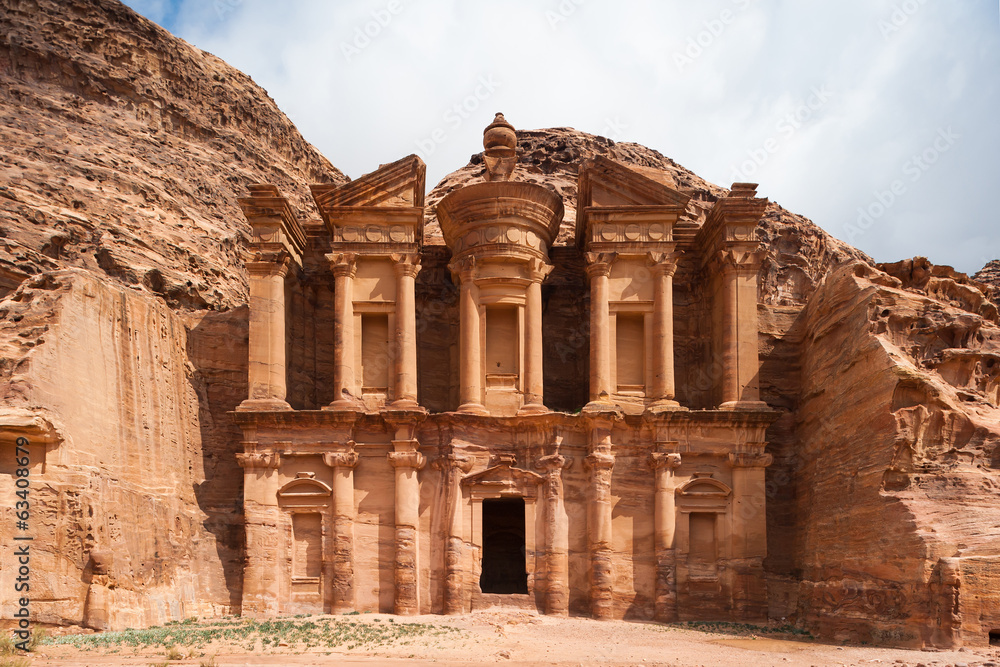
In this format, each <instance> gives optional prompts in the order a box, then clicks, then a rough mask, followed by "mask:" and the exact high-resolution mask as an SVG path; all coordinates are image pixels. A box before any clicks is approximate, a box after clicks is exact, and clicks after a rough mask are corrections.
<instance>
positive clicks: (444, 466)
mask: <svg viewBox="0 0 1000 667" xmlns="http://www.w3.org/2000/svg"><path fill="white" fill-rule="evenodd" d="M475 463H476V459H475V457H473V456H469V455H468V454H458V453H456V452H452V453H449V454H446V455H445V456H441V457H439V458H438V459H436V460H435V461H434V463H433V465H434V467H435V468H437V469H439V470H451V471H458V472H463V473H467V472H469V471H470V470H472V466H473V465H475Z"/></svg>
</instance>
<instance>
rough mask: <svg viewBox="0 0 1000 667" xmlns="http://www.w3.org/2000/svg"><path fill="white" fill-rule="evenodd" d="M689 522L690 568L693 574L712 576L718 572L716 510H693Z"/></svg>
mask: <svg viewBox="0 0 1000 667" xmlns="http://www.w3.org/2000/svg"><path fill="white" fill-rule="evenodd" d="M689 516H690V520H689V521H690V523H689V524H688V526H689V528H688V535H689V538H688V540H689V545H690V548H689V551H688V570H689V571H690V573H691V574H692V575H693V576H696V577H697V576H702V577H712V576H715V575H716V574H717V571H718V568H717V565H716V561H717V559H718V545H717V543H716V535H715V521H716V517H717V516H718V515H717V514H715V513H714V512H692V513H691V514H690V515H689Z"/></svg>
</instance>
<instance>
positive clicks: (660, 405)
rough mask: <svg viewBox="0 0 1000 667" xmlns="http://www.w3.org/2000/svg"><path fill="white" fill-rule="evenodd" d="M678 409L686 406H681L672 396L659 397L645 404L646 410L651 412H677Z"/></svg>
mask: <svg viewBox="0 0 1000 667" xmlns="http://www.w3.org/2000/svg"><path fill="white" fill-rule="evenodd" d="M680 410H687V408H685V407H682V406H681V404H680V403H678V402H677V401H675V400H673V399H672V398H661V399H658V400H655V401H653V402H652V403H650V404H649V405H647V406H646V412H649V413H651V414H657V413H659V412H678V411H680Z"/></svg>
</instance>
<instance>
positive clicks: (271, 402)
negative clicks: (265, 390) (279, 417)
mask: <svg viewBox="0 0 1000 667" xmlns="http://www.w3.org/2000/svg"><path fill="white" fill-rule="evenodd" d="M291 410H292V406H290V405H289V404H288V401H283V400H281V399H280V398H248V399H247V400H245V401H243V402H242V403H240V404H239V405H238V406H236V412H291Z"/></svg>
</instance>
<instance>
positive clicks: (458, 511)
mask: <svg viewBox="0 0 1000 667" xmlns="http://www.w3.org/2000/svg"><path fill="white" fill-rule="evenodd" d="M473 463H474V460H473V458H472V457H471V456H465V455H462V454H456V453H452V454H449V455H448V456H447V458H446V459H445V461H444V467H443V470H444V471H445V474H446V475H447V476H448V492H449V493H448V496H449V497H448V543H447V544H446V545H445V582H444V613H445V614H449V615H454V614H462V613H465V603H464V589H465V572H464V568H463V567H462V560H463V558H462V557H463V555H464V551H465V550H464V548H463V544H464V543H465V538H464V536H463V530H462V522H463V520H464V518H465V511H464V509H465V503H464V502H463V498H462V477H464V476H465V473H467V472H469V470H471V469H472V464H473Z"/></svg>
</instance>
